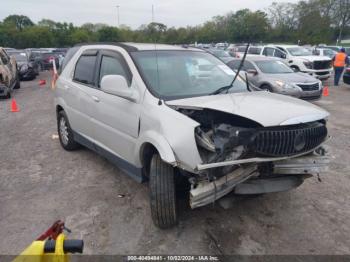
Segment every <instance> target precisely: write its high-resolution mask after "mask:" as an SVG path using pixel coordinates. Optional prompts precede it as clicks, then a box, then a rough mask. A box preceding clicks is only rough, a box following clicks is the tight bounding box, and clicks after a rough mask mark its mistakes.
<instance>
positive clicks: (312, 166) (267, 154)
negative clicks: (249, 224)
mask: <svg viewBox="0 0 350 262" xmlns="http://www.w3.org/2000/svg"><path fill="white" fill-rule="evenodd" d="M177 110H178V111H179V112H181V113H183V114H185V115H186V116H188V117H190V118H191V119H193V120H195V121H197V122H198V123H200V126H198V127H197V128H196V129H195V139H196V143H197V147H198V151H199V154H200V156H201V158H202V161H203V163H204V164H203V165H204V166H207V167H208V168H203V170H202V171H201V172H200V174H199V176H196V177H192V178H191V180H190V181H191V184H192V190H191V206H192V207H193V208H194V207H197V206H202V205H205V204H208V203H210V202H213V201H215V200H216V199H218V198H220V197H222V196H223V195H225V194H227V193H229V192H231V191H232V190H234V189H235V190H236V192H237V193H241V194H244V192H245V193H247V192H248V193H249V194H252V193H267V192H274V191H276V190H277V191H278V190H282V191H283V190H288V189H290V187H296V186H298V185H300V184H301V183H302V182H303V180H304V179H305V178H308V177H310V176H312V174H318V173H319V172H320V171H321V170H323V169H324V168H326V166H327V164H328V158H326V157H325V150H323V149H322V148H321V147H320V145H321V144H322V143H323V142H324V141H325V140H326V138H327V128H326V123H325V120H320V121H313V122H310V123H304V124H297V125H288V126H275V127H263V126H261V125H260V124H259V123H256V122H255V121H252V120H249V119H246V118H243V117H240V116H236V115H233V114H228V113H225V112H220V111H215V110H211V109H198V110H197V109H184V108H177ZM316 149H317V150H316ZM295 156H297V157H295ZM257 158H259V159H262V160H264V159H267V161H266V162H264V161H261V162H258V161H256V162H254V159H257ZM278 158H280V159H278ZM245 159H247V160H251V161H249V162H248V163H242V164H225V163H230V162H235V161H236V160H245ZM270 159H272V160H271V161H270ZM274 159H275V160H279V161H274ZM282 159H283V161H282ZM217 163H222V165H221V166H216V164H217ZM281 175H282V176H283V177H282V178H281ZM295 175H297V176H295ZM276 179H277V180H276ZM257 180H259V181H258V182H257ZM245 181H250V183H248V184H249V186H247V184H246V183H245ZM251 181H255V182H254V183H252V182H251ZM276 181H278V182H276ZM268 188H270V189H268Z"/></svg>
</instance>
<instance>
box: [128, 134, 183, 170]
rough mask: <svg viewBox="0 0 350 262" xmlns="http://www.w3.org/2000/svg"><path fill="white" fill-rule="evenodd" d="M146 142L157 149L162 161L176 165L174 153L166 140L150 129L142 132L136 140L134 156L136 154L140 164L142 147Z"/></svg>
mask: <svg viewBox="0 0 350 262" xmlns="http://www.w3.org/2000/svg"><path fill="white" fill-rule="evenodd" d="M147 143H149V144H151V145H152V146H154V147H155V148H156V149H157V151H158V153H159V155H160V157H161V159H162V160H163V161H164V162H166V163H169V164H171V165H173V166H176V165H177V161H176V157H175V154H174V152H173V150H172V148H171V146H170V144H169V143H168V141H167V140H166V139H165V137H164V136H162V135H160V134H159V133H157V132H155V131H152V130H149V131H146V132H145V133H143V134H142V136H140V138H139V139H138V141H137V144H136V147H135V156H138V159H137V162H139V164H140V165H141V164H142V152H143V147H144V146H145V145H146V144H147Z"/></svg>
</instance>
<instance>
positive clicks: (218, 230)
mask: <svg viewBox="0 0 350 262" xmlns="http://www.w3.org/2000/svg"><path fill="white" fill-rule="evenodd" d="M48 76H49V74H48V73H42V74H41V76H40V78H46V79H48ZM38 81H39V78H37V79H36V80H34V81H30V82H22V88H21V89H20V90H18V91H16V92H15V93H14V97H15V98H16V100H17V103H18V105H19V107H20V109H21V111H20V112H19V113H11V112H10V110H9V109H10V100H0V120H1V124H0V135H1V136H0V159H1V165H0V236H1V237H2V241H1V242H0V254H18V253H19V252H20V251H21V250H23V249H24V248H25V247H26V246H27V245H28V244H29V243H31V242H32V241H33V239H35V238H36V237H37V236H38V235H39V234H40V233H42V232H43V231H44V230H46V229H47V228H48V227H49V226H50V225H51V224H52V223H53V222H54V221H55V220H57V219H61V220H64V221H65V222H66V225H67V227H69V228H71V229H72V231H73V233H72V234H71V235H70V236H69V237H70V238H83V239H84V241H85V252H84V253H85V254H150V253H151V254H194V255H195V254H204V253H205V254H298V255H300V254H350V238H349V236H350V219H349V217H350V176H349V171H350V167H349V166H350V165H349V160H350V158H349V156H348V152H349V148H350V141H349V135H350V128H349V127H350V123H349V119H350V106H349V100H350V86H342V87H340V88H332V87H330V96H329V97H326V98H323V99H322V100H321V101H319V102H317V104H319V105H320V106H321V107H324V108H325V109H327V110H328V111H330V112H331V117H330V121H329V131H330V134H331V136H332V137H333V138H332V140H331V141H330V142H329V143H328V144H329V145H330V148H331V151H332V155H333V156H334V159H333V160H332V164H331V168H330V172H329V173H327V174H324V175H323V177H322V182H318V181H317V179H316V178H311V179H309V180H307V181H306V182H305V183H304V184H303V185H302V186H301V187H299V188H298V189H296V190H292V191H289V192H284V193H276V194H269V195H265V196H261V197H257V198H242V197H240V198H238V197H234V196H228V197H227V198H226V199H225V200H224V202H226V204H227V203H229V208H228V209H224V208H223V207H222V205H220V203H216V204H215V205H209V206H206V207H203V208H199V209H196V210H189V209H188V208H187V207H186V205H185V203H184V202H185V199H183V200H182V202H183V204H182V205H183V206H184V207H183V209H182V212H181V214H180V223H179V225H178V227H176V228H174V229H171V230H165V231H164V230H160V229H158V228H156V227H155V226H154V225H153V224H152V221H151V216H150V209H149V202H148V187H147V184H138V183H137V182H135V181H134V180H132V179H131V178H129V177H128V176H127V175H125V174H124V173H123V172H121V171H120V170H119V169H118V168H116V167H114V166H112V165H111V164H110V163H109V162H107V161H106V160H105V159H103V158H102V157H99V156H98V155H96V154H95V153H94V152H91V151H89V150H87V149H81V150H79V151H75V152H73V153H71V152H66V151H64V150H63V149H62V148H61V146H60V144H59V141H58V139H56V138H55V136H54V137H53V135H56V134H57V133H56V119H55V110H54V107H53V93H52V91H51V89H50V88H49V85H47V86H45V87H39V85H38ZM120 196H123V197H120Z"/></svg>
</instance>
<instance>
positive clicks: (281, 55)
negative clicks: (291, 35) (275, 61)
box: [273, 49, 286, 58]
mask: <svg viewBox="0 0 350 262" xmlns="http://www.w3.org/2000/svg"><path fill="white" fill-rule="evenodd" d="M273 56H274V57H278V58H285V57H286V55H285V53H283V52H282V51H281V50H278V49H275V53H274V54H273Z"/></svg>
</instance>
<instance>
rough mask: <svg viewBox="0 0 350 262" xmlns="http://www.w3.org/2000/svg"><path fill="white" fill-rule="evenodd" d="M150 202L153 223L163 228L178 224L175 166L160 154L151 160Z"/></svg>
mask: <svg viewBox="0 0 350 262" xmlns="http://www.w3.org/2000/svg"><path fill="white" fill-rule="evenodd" d="M149 183H150V202H151V214H152V220H153V223H154V224H155V225H156V226H157V227H159V228H162V229H165V228H170V227H172V226H174V225H176V224H177V208H176V192H175V177H174V168H173V167H172V166H171V165H169V164H167V163H165V162H163V161H162V159H161V158H160V156H159V154H154V155H153V157H152V160H151V166H150V174H149Z"/></svg>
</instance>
